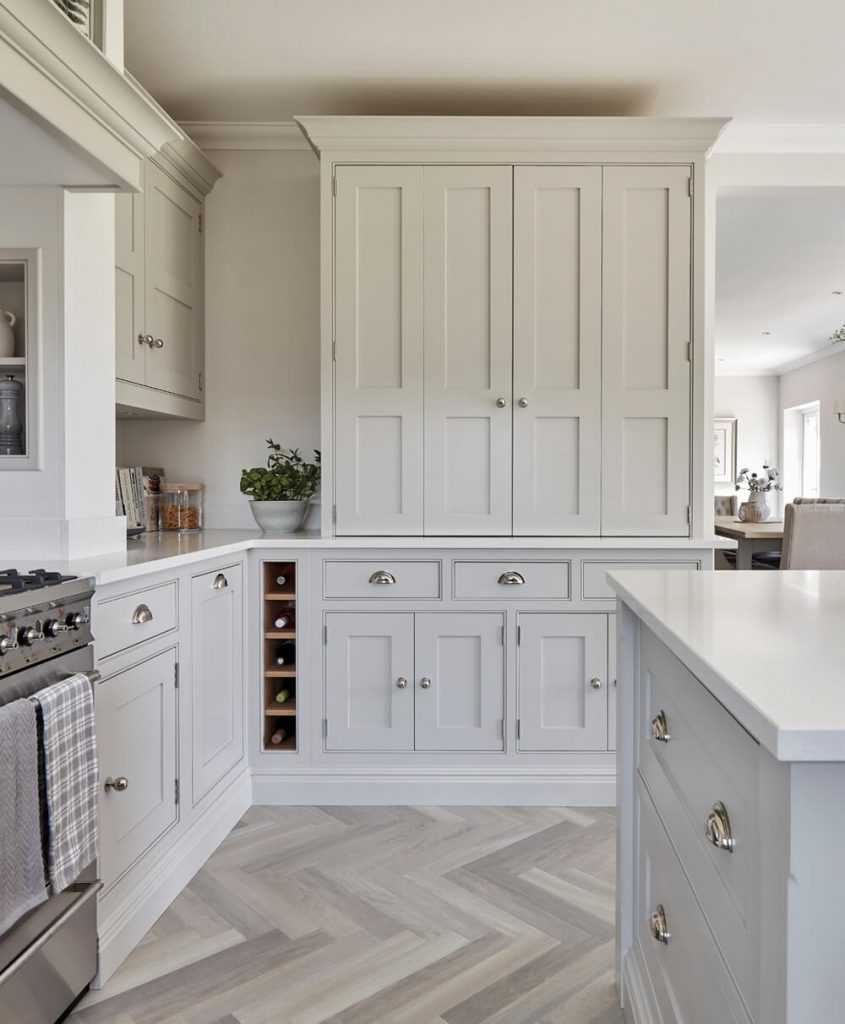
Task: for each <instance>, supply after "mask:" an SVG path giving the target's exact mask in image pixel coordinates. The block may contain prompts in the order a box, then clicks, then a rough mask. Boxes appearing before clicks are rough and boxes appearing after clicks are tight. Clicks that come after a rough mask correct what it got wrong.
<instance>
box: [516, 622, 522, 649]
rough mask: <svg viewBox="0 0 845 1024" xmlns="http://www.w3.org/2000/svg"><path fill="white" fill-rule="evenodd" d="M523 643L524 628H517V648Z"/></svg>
mask: <svg viewBox="0 0 845 1024" xmlns="http://www.w3.org/2000/svg"><path fill="white" fill-rule="evenodd" d="M521 643H522V626H517V627H516V646H517V647H519V645H520V644H521Z"/></svg>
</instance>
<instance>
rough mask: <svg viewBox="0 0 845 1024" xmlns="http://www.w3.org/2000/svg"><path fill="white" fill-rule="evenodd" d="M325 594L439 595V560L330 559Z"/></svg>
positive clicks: (389, 597)
mask: <svg viewBox="0 0 845 1024" xmlns="http://www.w3.org/2000/svg"><path fill="white" fill-rule="evenodd" d="M323 597H325V598H349V597H352V598H361V597H369V598H372V599H376V600H379V601H381V600H393V599H394V598H403V597H406V598H408V597H410V598H439V597H440V562H436V561H429V562H384V561H382V562H370V561H366V562H363V561H362V562H358V561H352V560H349V561H347V560H344V561H342V562H340V561H337V562H335V561H331V562H329V561H327V562H324V563H323Z"/></svg>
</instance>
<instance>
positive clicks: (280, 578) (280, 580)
mask: <svg viewBox="0 0 845 1024" xmlns="http://www.w3.org/2000/svg"><path fill="white" fill-rule="evenodd" d="M287 581H288V578H287V576H277V577H276V586H278V587H283V586H284V585H285V584H286V583H287Z"/></svg>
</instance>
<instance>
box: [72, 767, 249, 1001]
mask: <svg viewBox="0 0 845 1024" xmlns="http://www.w3.org/2000/svg"><path fill="white" fill-rule="evenodd" d="M249 807H250V782H249V771H248V770H246V769H245V770H244V771H242V772H241V774H240V775H239V776H238V777H237V778H236V779H235V780H233V782H232V783H231V785H230V786H229V788H228V789H227V790H226V791H225V792H224V793H222V794H221V795H220V796H219V797H218V798H217V799H216V800H215V801H214V803H213V804H211V805H210V807H209V808H208V810H207V811H206V812H205V813H204V814H202V815H201V816H200V817H198V818H197V819H196V821H194V822H193V823H192V824H191V826H190V827H189V828H188V829H187V831H186V832H185V834H184V835H182V836H180V838H179V839H178V840H177V841H176V842H175V843H174V844H173V846H171V847H168V850H167V854H166V856H165V857H163V858H161V860H160V861H159V862H157V863H156V864H155V865H152V866H151V872H147V873H146V874H145V875H144V876H143V877H141V878H140V879H139V880H138V882H137V883H136V884H135V885H134V886H133V888H132V889H131V890H130V891H129V892H128V893H127V894H126V896H125V897H124V898H123V899H122V900H121V901H120V903H119V904H118V905H117V906H116V907H115V909H114V910H113V911H112V913H111V914H110V915H109V916H108V917H107V918H105V919H102V918H101V919H100V921H99V928H98V931H99V937H100V963H99V972H98V974H97V977H96V978H95V979H94V981H93V983H92V985H91V987H92V988H94V989H98V988H102V986H103V985H104V984H105V983H106V982H107V981H108V980H109V978H110V977H111V976H112V974H114V972H115V971H116V970H117V968H118V967H120V965H121V964H122V963H123V961H124V960H125V959H126V957H127V956H128V955H129V954H130V953H131V952H132V950H133V949H134V948H135V946H137V944H138V943H139V942H140V941H141V939H142V938H143V937H144V935H146V933H147V932H148V931H149V929H150V928H151V927H152V926H153V925H154V924H155V922H156V921H157V920H158V919H159V917H161V915H162V914H163V913H164V911H165V910H167V908H168V907H169V906H170V904H171V903H172V902H173V901H174V900H175V899H176V897H177V896H178V895H179V893H180V892H181V891H182V890H183V889H184V888H185V886H186V885H187V884H188V882H190V880H191V879H192V878H193V877H194V875H195V874H196V873H197V871H199V869H200V868H201V867H202V866H203V864H205V862H206V861H207V860H208V858H209V857H210V856H211V855H212V853H214V851H215V850H216V849H217V847H218V846H219V845H220V844H221V843H222V842H223V840H224V839H225V838H226V836H227V835H228V834H229V833H230V832H231V831H232V829H233V828H234V827H235V825H237V823H238V822H239V821H240V820H241V818H242V817H243V816H244V814H246V812H247V811H248V810H249ZM153 872H154V876H155V877H154V881H151V879H150V874H151V873H153Z"/></svg>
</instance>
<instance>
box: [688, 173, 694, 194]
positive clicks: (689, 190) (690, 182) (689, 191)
mask: <svg viewBox="0 0 845 1024" xmlns="http://www.w3.org/2000/svg"><path fill="white" fill-rule="evenodd" d="M692 193H693V187H692V176H690V177H689V178H687V195H688V196H689V197H690V199H692Z"/></svg>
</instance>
